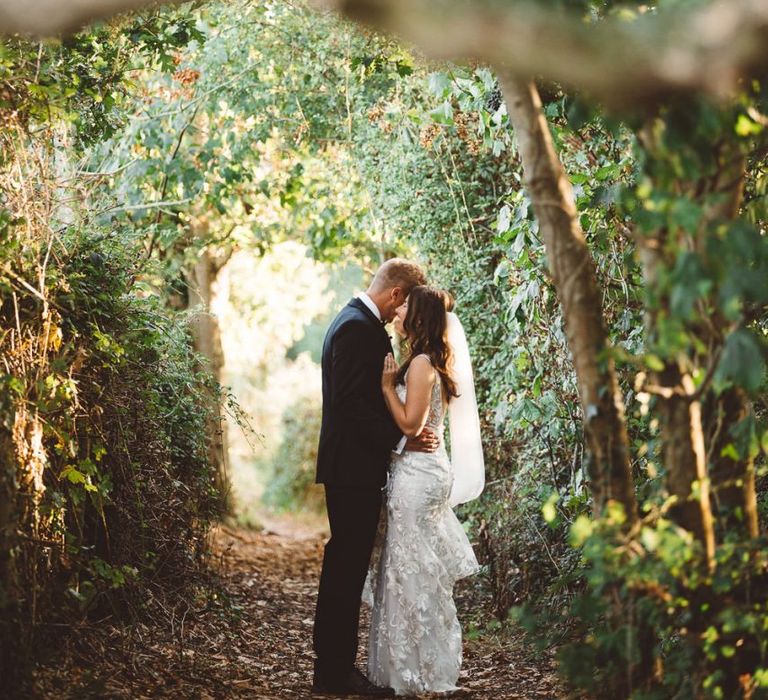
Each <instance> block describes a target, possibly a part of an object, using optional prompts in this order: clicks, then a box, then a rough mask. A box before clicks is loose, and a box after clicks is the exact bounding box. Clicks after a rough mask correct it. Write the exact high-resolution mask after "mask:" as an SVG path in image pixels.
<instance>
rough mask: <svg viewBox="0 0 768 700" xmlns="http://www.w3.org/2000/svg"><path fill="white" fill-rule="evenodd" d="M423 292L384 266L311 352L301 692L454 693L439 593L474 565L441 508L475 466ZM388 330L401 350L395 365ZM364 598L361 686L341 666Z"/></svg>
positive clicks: (465, 385)
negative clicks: (315, 365)
mask: <svg viewBox="0 0 768 700" xmlns="http://www.w3.org/2000/svg"><path fill="white" fill-rule="evenodd" d="M425 282H426V278H425V275H424V272H423V271H422V269H421V268H420V267H419V266H418V265H416V264H415V263H412V262H410V261H407V260H403V259H399V258H395V259H392V260H388V261H387V262H385V263H384V264H383V265H382V266H381V267H380V268H379V270H378V271H377V272H376V275H375V277H374V279H373V281H372V282H371V285H370V286H369V288H368V290H367V291H366V292H365V293H363V294H361V295H359V296H358V297H357V298H355V299H352V300H351V301H350V302H349V303H348V304H347V305H346V306H345V307H344V308H343V309H342V310H341V312H340V313H339V314H338V316H337V317H336V318H335V320H334V321H333V323H332V324H331V326H330V328H329V329H328V332H327V334H326V337H325V342H324V344H323V355H322V378H323V418H322V427H321V432H320V445H319V449H318V461H317V481H318V483H321V484H324V485H325V493H326V505H327V510H328V520H329V523H330V529H331V538H330V540H329V541H328V543H327V544H326V546H325V555H324V558H323V568H322V573H321V577H320V588H319V592H318V599H317V612H316V616H315V628H314V650H315V655H316V659H315V672H314V682H313V692H315V693H323V694H332V695H365V696H371V697H388V696H392V695H395V694H398V695H409V694H418V693H423V692H450V691H453V690H456V681H457V679H458V677H459V671H460V667H461V628H460V626H459V622H458V619H457V616H456V607H455V605H454V602H453V585H454V583H455V582H456V580H458V579H459V578H462V577H464V576H468V575H470V574H472V573H474V572H475V571H477V569H478V564H477V560H476V559H475V555H474V553H473V551H472V547H471V545H470V543H469V540H468V539H467V536H466V534H465V533H464V530H463V528H462V526H461V524H460V522H459V521H458V519H457V518H456V515H455V514H454V512H453V510H452V506H454V505H456V504H458V503H464V502H466V501H468V500H471V499H473V498H476V497H477V496H478V495H479V493H480V492H481V491H482V488H483V485H484V466H483V455H482V447H481V443H480V426H479V420H478V414H477V404H476V401H475V392H474V385H473V382H472V368H471V364H470V360H469V352H468V349H467V344H466V338H465V337H464V331H463V329H462V327H461V324H460V323H459V321H458V318H457V317H456V315H455V314H453V312H452V306H453V301H452V299H451V297H450V295H448V294H447V293H446V292H443V291H441V290H439V289H435V288H432V287H428V286H426V285H425ZM390 321H392V322H393V326H394V328H395V330H396V331H397V332H398V333H399V334H401V335H402V336H403V337H404V338H405V340H406V341H407V348H408V350H407V353H406V357H405V358H404V361H403V363H402V365H401V366H399V367H398V365H397V364H396V362H395V359H394V357H393V352H392V344H391V341H390V338H389V336H388V335H387V332H386V330H385V328H384V326H385V324H386V323H388V322H390ZM446 413H447V414H448V416H449V421H450V433H451V435H450V437H451V457H450V458H449V456H448V453H447V451H446V448H445V443H444V440H443V425H444V419H445V416H446ZM382 503H384V504H385V506H386V508H385V509H384V513H385V515H382V517H381V519H382V520H383V522H382V523H381V524H380V522H379V521H380V513H381V511H382ZM380 525H382V526H383V527H380ZM377 533H378V535H379V536H378V538H377ZM374 550H375V552H374ZM366 578H367V579H368V581H367V585H366ZM364 587H365V588H366V590H367V591H368V592H369V593H370V596H369V597H370V602H371V604H372V614H371V630H370V637H369V642H368V669H367V674H363V673H362V672H361V671H359V670H358V669H357V668H356V666H355V657H356V654H357V646H358V625H359V616H360V603H361V598H362V595H363V589H364Z"/></svg>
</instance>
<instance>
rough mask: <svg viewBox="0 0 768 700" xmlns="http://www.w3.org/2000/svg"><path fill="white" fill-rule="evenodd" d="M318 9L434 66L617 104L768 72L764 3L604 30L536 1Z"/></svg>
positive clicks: (383, 2) (333, 1) (660, 16)
mask: <svg viewBox="0 0 768 700" xmlns="http://www.w3.org/2000/svg"><path fill="white" fill-rule="evenodd" d="M310 1H311V2H312V4H313V5H314V6H315V7H319V8H324V9H331V10H336V11H339V12H341V13H343V14H344V15H345V16H347V17H349V18H351V19H353V20H356V21H359V22H362V23H364V24H368V25H369V26H372V27H374V28H376V29H379V30H383V31H386V32H391V33H393V34H396V35H398V36H399V37H402V38H403V39H406V40H407V41H410V42H413V43H414V44H415V45H416V46H418V47H419V48H420V49H421V50H422V51H424V52H425V53H426V54H427V55H428V56H430V57H431V58H435V59H446V60H475V61H480V62H483V63H488V64H491V65H493V66H496V67H499V68H501V67H503V68H504V70H505V71H507V72H511V73H513V74H515V75H517V76H519V77H523V78H524V77H526V76H530V75H542V76H544V77H546V78H549V79H552V80H556V81H559V82H561V83H563V84H565V85H568V86H571V87H576V88H580V89H584V90H586V91H588V92H589V93H591V94H592V95H593V96H595V97H597V98H599V99H601V100H602V101H603V102H605V103H606V104H609V105H613V106H622V105H632V106H635V105H640V104H643V103H649V104H650V103H654V102H657V101H659V100H660V99H663V98H664V97H667V96H669V95H671V94H677V93H690V92H703V93H707V94H710V95H715V96H723V95H726V94H728V93H729V92H731V91H732V90H733V89H734V86H735V85H736V83H737V81H738V79H739V78H740V77H742V76H745V75H750V74H752V73H755V72H759V71H760V70H761V69H765V68H768V50H767V49H766V46H768V2H764V0H715V1H714V2H711V3H709V4H706V5H703V6H699V7H696V8H695V9H689V10H687V11H682V10H676V11H671V10H661V11H659V12H658V13H646V14H644V15H642V16H640V17H638V18H636V19H635V20H633V21H627V20H625V19H620V18H608V19H605V20H603V21H600V22H595V23H588V22H585V21H584V20H583V18H582V17H580V16H576V15H574V14H569V13H563V12H557V11H555V10H553V9H551V8H549V9H548V8H546V7H542V6H541V5H540V4H537V3H535V2H510V3H508V4H506V5H501V4H498V3H497V4H495V5H493V6H491V5H486V4H485V3H479V2H473V3H464V2H461V3H459V2H456V3H445V2H440V3H438V2H435V1H434V0H310Z"/></svg>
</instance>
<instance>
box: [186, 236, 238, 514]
mask: <svg viewBox="0 0 768 700" xmlns="http://www.w3.org/2000/svg"><path fill="white" fill-rule="evenodd" d="M192 226H193V237H194V238H205V236H206V233H207V230H206V226H205V224H204V223H202V222H196V223H194V224H193V225H192ZM222 264H223V263H222V262H221V261H219V260H218V259H217V258H216V256H215V255H214V254H213V253H212V252H211V251H210V249H209V248H203V249H202V251H201V252H200V253H199V255H198V257H197V260H196V261H195V263H194V265H192V267H191V268H190V270H189V271H188V272H187V288H188V291H189V308H190V309H195V310H196V311H195V312H194V313H193V315H192V317H191V319H190V327H191V331H192V339H193V344H194V348H195V350H196V351H197V352H198V353H199V354H200V355H202V356H203V357H204V358H205V361H206V369H207V370H208V372H210V374H211V375H212V376H213V378H214V379H215V380H216V383H217V385H220V384H221V378H222V370H223V368H224V348H223V347H222V344H221V331H220V329H219V322H218V319H217V318H216V316H215V315H214V314H213V313H212V312H211V304H212V302H213V301H214V297H215V294H216V276H217V275H218V272H219V270H220V269H221V267H222ZM214 400H215V402H216V407H217V410H216V411H215V412H214V415H213V417H212V418H211V419H210V420H209V423H208V429H207V432H208V452H209V459H210V460H211V464H212V465H213V466H214V468H215V474H216V487H217V490H218V492H219V494H220V495H221V504H222V508H223V510H224V512H225V513H229V512H231V510H232V502H231V493H230V491H231V488H230V486H231V485H230V480H229V446H228V440H227V423H226V420H225V418H224V415H223V413H222V410H221V399H220V397H219V396H215V397H214Z"/></svg>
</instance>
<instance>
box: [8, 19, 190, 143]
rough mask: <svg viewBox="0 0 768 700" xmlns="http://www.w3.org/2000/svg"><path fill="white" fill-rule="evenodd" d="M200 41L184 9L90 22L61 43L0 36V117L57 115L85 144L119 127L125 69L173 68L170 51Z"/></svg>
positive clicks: (36, 120)
mask: <svg viewBox="0 0 768 700" xmlns="http://www.w3.org/2000/svg"><path fill="white" fill-rule="evenodd" d="M193 39H194V40H200V39H202V34H201V33H200V32H199V31H198V30H197V28H196V26H195V23H194V18H193V17H191V16H190V15H189V14H188V13H187V12H186V11H184V10H175V11H167V10H166V11H162V12H155V13H152V14H148V15H146V16H144V17H141V18H137V19H134V20H129V21H126V22H123V23H116V24H112V25H105V26H100V27H94V28H91V29H89V30H86V31H84V32H81V33H79V34H76V35H74V36H72V37H70V38H67V39H64V40H62V41H54V40H51V41H47V42H40V43H33V42H31V41H28V40H25V39H19V38H6V39H3V40H2V42H0V123H3V122H5V121H6V119H13V120H18V121H19V122H20V123H21V124H22V125H26V124H30V123H31V124H37V125H42V124H48V125H51V124H53V123H55V122H57V121H63V122H66V123H71V124H73V125H74V126H75V130H76V133H77V136H78V140H79V142H80V143H81V144H83V145H89V144H93V143H95V142H97V141H99V140H101V139H103V138H105V137H108V136H110V135H112V134H114V133H115V132H116V130H117V129H118V128H119V127H120V126H121V125H122V123H123V119H124V115H123V114H122V112H121V110H120V106H121V104H122V103H123V102H124V100H125V98H126V87H127V76H126V74H127V73H128V72H129V71H130V70H132V69H134V70H135V69H136V67H137V66H147V67H149V66H152V67H154V66H157V67H158V68H159V69H160V70H163V71H171V70H173V68H174V66H175V61H174V55H175V52H176V51H177V50H178V49H179V48H180V47H182V46H184V45H186V44H187V43H188V42H189V41H191V40H193Z"/></svg>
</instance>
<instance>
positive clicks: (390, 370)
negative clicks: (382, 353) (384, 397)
mask: <svg viewBox="0 0 768 700" xmlns="http://www.w3.org/2000/svg"><path fill="white" fill-rule="evenodd" d="M397 370H398V366H397V362H395V358H394V356H393V355H392V353H391V352H390V353H387V356H386V357H385V358H384V370H383V371H382V373H381V388H382V390H383V391H386V390H387V389H391V388H393V387H394V386H395V377H396V376H397Z"/></svg>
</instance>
